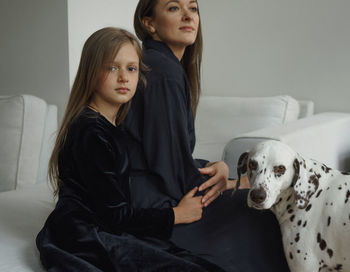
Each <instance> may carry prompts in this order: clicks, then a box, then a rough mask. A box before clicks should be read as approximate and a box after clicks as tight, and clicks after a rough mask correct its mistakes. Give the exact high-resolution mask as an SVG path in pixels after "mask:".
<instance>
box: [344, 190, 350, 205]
mask: <svg viewBox="0 0 350 272" xmlns="http://www.w3.org/2000/svg"><path fill="white" fill-rule="evenodd" d="M349 198H350V190H348V191H347V192H346V198H345V204H346V203H348V201H349Z"/></svg>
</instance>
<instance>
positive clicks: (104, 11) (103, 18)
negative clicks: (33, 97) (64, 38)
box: [68, 0, 138, 86]
mask: <svg viewBox="0 0 350 272" xmlns="http://www.w3.org/2000/svg"><path fill="white" fill-rule="evenodd" d="M137 3H138V1H137V0H69V1H68V30H69V31H68V33H69V81H70V86H72V84H73V82H74V78H75V75H76V72H77V69H78V66H79V61H80V54H81V50H82V48H83V45H84V42H85V41H86V39H87V38H88V37H89V36H90V35H91V34H92V33H93V32H94V31H96V30H98V29H100V28H103V27H107V26H114V27H121V28H124V29H126V30H129V31H130V32H132V33H134V27H133V17H134V12H135V8H136V5H137Z"/></svg>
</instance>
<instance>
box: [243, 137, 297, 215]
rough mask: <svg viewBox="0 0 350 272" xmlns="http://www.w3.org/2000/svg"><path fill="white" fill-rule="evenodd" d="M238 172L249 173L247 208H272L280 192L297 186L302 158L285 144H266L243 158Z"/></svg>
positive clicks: (257, 147) (269, 142)
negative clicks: (249, 186)
mask: <svg viewBox="0 0 350 272" xmlns="http://www.w3.org/2000/svg"><path fill="white" fill-rule="evenodd" d="M237 171H238V175H239V176H240V175H241V174H243V173H245V172H246V173H247V175H248V178H249V181H250V185H251V189H250V191H249V195H248V205H249V206H250V207H254V208H256V209H269V208H271V207H272V205H273V204H275V203H276V202H277V200H278V197H279V195H280V193H281V192H283V191H284V190H286V189H288V188H289V187H290V186H294V185H295V184H296V183H297V181H298V179H299V175H300V163H299V156H298V154H297V153H296V152H295V151H293V150H292V149H291V148H290V147H289V146H287V145H286V144H283V143H281V142H279V141H264V142H261V143H259V144H258V145H256V146H255V147H254V148H253V149H252V150H251V151H250V152H249V153H243V154H242V155H241V157H240V159H239V163H238V167H237Z"/></svg>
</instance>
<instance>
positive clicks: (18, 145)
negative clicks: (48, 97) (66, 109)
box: [0, 95, 57, 191]
mask: <svg viewBox="0 0 350 272" xmlns="http://www.w3.org/2000/svg"><path fill="white" fill-rule="evenodd" d="M56 130H57V107H56V106H54V105H50V106H49V105H47V103H46V102H45V101H44V100H42V99H40V98H38V97H35V96H32V95H15V96H0V191H8V190H13V189H17V188H20V187H23V186H25V185H29V184H35V183H39V182H43V181H46V180H47V179H46V173H47V165H48V158H49V156H50V153H51V151H52V146H53V141H54V137H55V135H54V134H55V132H56Z"/></svg>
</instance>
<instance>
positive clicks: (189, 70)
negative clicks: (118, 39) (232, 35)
mask: <svg viewBox="0 0 350 272" xmlns="http://www.w3.org/2000/svg"><path fill="white" fill-rule="evenodd" d="M157 3H158V0H139V3H138V5H137V7H136V11H135V15H134V28H135V32H136V35H137V37H138V38H139V39H140V40H141V41H145V40H146V39H149V38H152V35H151V33H150V32H149V31H148V30H147V29H146V27H145V26H144V24H143V23H142V19H143V18H144V17H151V18H154V16H155V7H156V5H157ZM198 15H199V10H198ZM202 51H203V38H202V27H201V22H200V20H199V25H198V32H197V38H196V40H195V42H194V43H193V44H192V45H189V46H187V47H186V50H185V53H184V55H183V57H182V60H181V64H182V66H183V68H184V70H185V72H186V74H187V77H188V79H189V82H190V88H191V106H192V111H193V114H194V115H196V112H197V106H198V102H199V97H200V93H201V84H200V80H201V63H202ZM151 68H152V67H151Z"/></svg>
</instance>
